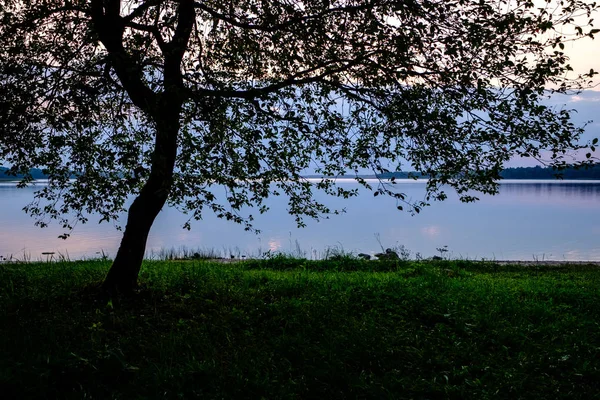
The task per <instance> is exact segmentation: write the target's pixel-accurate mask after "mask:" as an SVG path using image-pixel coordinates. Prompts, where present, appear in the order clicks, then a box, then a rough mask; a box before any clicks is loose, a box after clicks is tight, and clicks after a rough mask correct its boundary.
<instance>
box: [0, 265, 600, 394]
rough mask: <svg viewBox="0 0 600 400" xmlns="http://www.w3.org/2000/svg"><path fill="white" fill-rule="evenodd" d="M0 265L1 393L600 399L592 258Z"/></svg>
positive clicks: (596, 277) (597, 284)
mask: <svg viewBox="0 0 600 400" xmlns="http://www.w3.org/2000/svg"><path fill="white" fill-rule="evenodd" d="M109 265H110V264H109V262H106V261H87V262H69V263H58V262H57V263H26V264H0V338H1V339H0V393H2V396H3V398H18V399H24V398H48V399H54V398H73V399H82V398H97V399H104V398H119V399H136V398H186V399H187V398H203V399H204V398H206V399H230V398H248V399H261V398H265V399H347V398H360V399H502V398H506V399H519V398H523V399H560V398H562V399H593V398H600V326H599V325H600V271H599V270H598V269H597V267H593V266H587V267H586V266H556V267H516V266H497V265H493V264H482V263H469V262H464V261H445V262H436V263H424V262H423V263H419V262H387V263H385V262H363V261H358V260H351V259H349V258H340V259H336V260H330V261H305V260H297V259H292V258H286V257H276V258H274V259H271V260H262V261H247V262H244V263H239V264H218V263H209V262H205V261H184V262H177V261H148V262H145V264H144V267H143V269H142V272H141V275H140V282H141V289H140V291H139V292H138V293H137V294H136V295H135V296H134V298H131V299H120V300H119V299H113V300H112V301H106V300H100V299H99V297H98V296H97V289H96V285H97V284H98V283H99V282H101V280H102V278H103V276H104V274H105V273H106V270H107V268H108V267H109Z"/></svg>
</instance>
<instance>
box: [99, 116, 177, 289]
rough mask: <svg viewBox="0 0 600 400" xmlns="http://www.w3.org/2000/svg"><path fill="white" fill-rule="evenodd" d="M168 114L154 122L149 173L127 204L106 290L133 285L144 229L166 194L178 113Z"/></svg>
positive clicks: (141, 255)
mask: <svg viewBox="0 0 600 400" xmlns="http://www.w3.org/2000/svg"><path fill="white" fill-rule="evenodd" d="M171 115H172V118H160V119H159V120H160V122H159V123H158V124H157V129H156V141H155V149H154V154H153V156H152V166H151V169H150V176H149V177H148V180H147V181H146V184H145V185H144V187H143V188H142V190H141V191H140V194H139V195H138V196H137V197H136V199H135V200H134V201H133V203H132V204H131V207H129V213H128V215H127V224H126V226H125V232H124V233H123V239H122V240H121V245H120V247H119V250H118V252H117V256H116V257H115V260H114V261H113V264H112V266H111V267H110V270H109V271H108V275H107V276H106V278H105V280H104V283H103V285H102V288H103V289H104V290H105V291H107V292H109V293H119V294H124V295H128V294H130V293H132V292H133V290H134V289H135V287H136V286H137V279H138V274H139V272H140V268H141V266H142V261H143V259H144V253H145V251H146V241H147V239H148V233H149V232H150V228H151V227H152V224H153V223H154V219H155V218H156V216H157V215H158V213H159V212H160V210H161V209H162V207H163V206H164V205H165V203H166V201H167V198H168V197H169V192H170V190H171V187H172V185H173V169H174V166H175V159H176V156H177V134H178V131H179V113H178V112H176V113H173V114H171Z"/></svg>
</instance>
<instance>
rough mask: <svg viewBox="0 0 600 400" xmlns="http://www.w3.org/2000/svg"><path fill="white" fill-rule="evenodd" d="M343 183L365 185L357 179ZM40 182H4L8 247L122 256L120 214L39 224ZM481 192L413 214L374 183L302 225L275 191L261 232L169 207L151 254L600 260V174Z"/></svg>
mask: <svg viewBox="0 0 600 400" xmlns="http://www.w3.org/2000/svg"><path fill="white" fill-rule="evenodd" d="M339 184H340V185H344V186H345V187H348V188H349V187H352V186H353V185H357V184H356V183H355V182H354V181H352V180H340V183H339ZM398 187H400V188H401V189H402V191H403V192H404V193H406V194H407V195H408V197H409V198H412V199H415V200H418V199H422V198H423V194H424V188H425V182H424V181H400V183H399V184H398ZM38 188H39V185H38ZM35 190H36V187H28V188H25V189H17V188H16V187H15V185H14V184H13V183H0V256H1V257H5V258H6V257H10V256H12V257H14V258H17V259H23V258H25V259H31V260H38V259H40V260H45V259H46V258H47V257H48V256H47V255H42V253H44V252H55V253H56V254H55V256H54V257H56V256H57V255H59V254H62V255H65V256H68V257H69V258H70V259H71V260H73V259H80V258H93V257H98V256H99V255H100V254H101V253H102V252H104V254H108V256H110V257H114V255H115V254H116V251H117V248H118V245H119V242H120V239H121V232H119V231H118V230H116V229H115V226H114V224H112V223H103V224H98V223H97V222H95V221H94V220H93V218H92V219H90V222H88V223H87V224H85V225H81V224H79V225H77V226H76V227H75V229H74V231H73V232H72V234H71V237H70V238H68V239H67V240H62V239H59V238H57V236H58V235H59V234H61V233H62V230H61V229H60V227H59V226H58V225H57V224H51V225H50V227H47V228H43V229H41V228H38V227H36V226H34V220H33V219H32V218H30V217H29V216H27V215H26V214H25V213H24V212H23V211H21V209H22V208H23V206H25V205H26V204H27V203H28V202H29V201H30V200H31V199H32V196H33V192H34V191H35ZM480 197H481V200H480V201H479V202H476V203H469V204H464V203H461V202H460V201H458V199H457V197H456V195H454V196H453V195H451V193H449V198H448V200H446V201H444V202H441V203H440V202H434V203H432V205H431V206H430V207H426V208H424V209H423V211H422V212H421V213H420V214H417V215H415V216H411V215H410V214H409V213H407V212H401V211H397V210H396V208H395V205H396V203H395V200H393V199H390V198H385V197H381V196H379V197H373V195H372V194H370V193H368V192H365V193H363V194H362V195H361V196H359V197H357V198H352V199H349V200H344V199H338V198H334V197H331V198H328V203H327V204H328V205H330V206H331V208H345V209H346V211H347V212H346V213H345V214H342V215H337V216H336V215H333V216H331V217H330V218H329V219H324V220H320V221H314V220H311V219H307V220H306V223H307V227H305V228H301V229H298V228H296V225H295V222H294V219H293V217H291V216H289V215H288V214H287V212H286V202H285V199H283V198H274V199H273V200H271V203H270V206H271V210H270V211H269V212H268V213H267V214H264V215H260V216H257V218H256V223H255V227H256V228H258V229H260V230H261V233H260V234H258V235H257V234H254V233H250V232H245V231H244V229H243V227H242V226H240V225H236V224H234V223H231V222H228V221H223V220H220V219H218V218H216V217H215V216H214V215H213V214H211V213H209V212H207V213H206V215H205V217H204V219H203V220H202V221H200V222H196V223H193V224H192V229H191V231H187V230H184V229H182V226H183V224H184V223H185V221H186V220H187V218H186V216H185V215H183V214H181V213H180V212H178V211H177V210H175V209H172V208H165V209H164V210H163V211H162V212H161V213H160V214H159V216H158V218H157V220H156V222H155V223H154V226H153V228H152V231H151V232H150V236H149V239H148V246H147V250H148V257H156V254H157V253H158V252H160V251H161V249H180V248H187V249H214V250H216V251H218V252H220V253H221V254H222V255H223V256H225V257H229V256H230V255H234V256H237V257H241V256H249V257H256V256H258V255H259V254H262V253H264V252H266V251H269V250H270V251H273V252H275V251H282V252H286V253H294V254H298V252H300V253H301V255H304V256H306V257H308V258H317V257H323V255H324V254H326V252H327V249H328V248H329V249H331V248H334V249H343V250H344V251H346V252H354V253H355V254H356V253H359V252H364V253H369V254H374V253H376V252H380V251H381V246H380V243H379V242H381V245H382V246H383V247H386V248H387V247H398V246H400V245H403V246H405V248H406V249H408V250H410V251H411V252H412V256H413V257H414V256H415V254H416V253H417V252H418V253H420V255H421V256H422V257H430V256H433V255H439V254H440V253H439V252H438V251H437V250H436V249H438V248H443V247H444V246H447V249H448V252H446V253H444V256H450V257H451V258H463V259H482V258H485V259H495V260H528V261H533V260H569V261H600V216H599V212H600V181H531V180H527V181H522V180H519V181H503V183H502V185H501V189H500V193H499V194H498V195H496V196H487V195H482V196H480ZM255 214H257V213H255ZM98 219H99V218H98ZM98 219H96V221H97V220H98ZM123 221H124V220H123ZM123 223H124V222H123ZM377 238H379V241H378V240H377Z"/></svg>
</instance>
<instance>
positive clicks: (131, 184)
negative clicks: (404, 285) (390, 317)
mask: <svg viewBox="0 0 600 400" xmlns="http://www.w3.org/2000/svg"><path fill="white" fill-rule="evenodd" d="M559 3H560V5H561V7H555V6H556V4H554V3H552V2H550V3H544V4H545V7H543V8H538V7H537V6H536V5H535V4H534V3H533V2H532V1H530V0H498V1H493V2H491V1H484V0H455V1H447V0H408V1H392V0H338V1H335V0H279V1H275V0H274V1H265V0H233V1H227V2H225V1H216V0H206V1H205V0H197V1H194V0H146V1H135V0H130V1H119V0H68V1H58V0H5V1H3V3H2V4H1V5H0V20H1V21H2V22H1V25H0V82H1V84H2V90H0V110H1V111H0V127H1V129H2V131H1V132H2V138H1V141H0V161H2V162H3V163H5V164H7V165H9V166H10V168H11V171H12V172H13V173H26V172H27V171H29V169H30V168H32V167H41V168H44V169H45V170H46V171H47V173H48V174H49V176H50V180H49V184H48V186H47V187H44V188H43V189H41V190H39V191H38V192H37V193H36V197H35V199H34V201H33V202H32V203H31V204H30V205H29V206H27V207H26V211H27V212H29V213H30V214H31V215H32V216H34V217H36V218H37V223H38V224H40V225H42V226H43V225H45V224H46V223H48V221H49V220H51V219H58V220H59V221H60V223H62V224H63V226H64V227H65V228H66V229H67V230H68V229H69V228H70V227H71V226H72V224H73V223H74V222H75V221H82V222H85V221H87V219H88V218H89V213H92V212H96V213H99V215H100V216H101V221H111V220H114V219H116V218H117V216H118V214H119V213H120V212H122V211H124V205H125V204H126V199H127V198H128V196H133V197H134V200H133V203H132V204H131V206H130V207H129V210H128V217H127V222H126V225H125V230H124V234H123V239H122V242H121V245H120V248H119V251H118V253H117V255H116V258H115V260H114V263H113V265H112V267H111V269H110V272H109V274H108V276H107V278H106V280H105V283H104V286H105V288H106V289H107V290H111V291H114V290H116V291H121V292H130V291H131V290H132V289H133V288H134V287H135V285H136V282H137V276H138V273H139V269H140V265H141V262H142V258H143V255H144V251H145V245H146V239H147V237H148V232H149V230H150V228H151V226H152V223H153V221H154V219H155V217H156V216H157V214H158V213H159V212H160V210H161V208H162V207H163V206H164V205H165V204H166V203H169V204H172V205H175V206H177V207H179V209H181V210H182V211H184V212H187V213H189V214H190V220H192V219H196V220H199V219H201V217H202V215H203V212H206V211H207V210H209V211H213V212H215V213H216V214H217V215H218V216H219V217H223V218H227V219H230V220H233V221H235V222H238V223H241V224H244V226H245V228H246V229H252V225H251V224H252V216H251V215H247V214H244V213H243V212H244V211H243V210H246V209H247V208H246V207H249V206H252V207H255V208H256V209H257V211H258V212H261V213H262V212H265V211H266V210H267V206H266V205H265V199H266V198H267V197H269V196H270V195H285V196H287V197H288V198H289V212H290V213H292V214H294V215H296V216H297V222H298V223H299V224H300V225H301V224H303V219H302V217H303V216H308V217H315V218H317V217H319V216H320V215H323V214H327V213H331V212H335V210H330V209H329V208H328V207H327V206H326V204H322V203H320V202H318V201H316V200H314V198H313V196H312V194H313V192H314V191H316V190H322V191H325V192H326V193H329V194H331V195H335V196H345V197H347V196H352V195H356V194H357V191H352V190H351V191H348V190H345V189H343V188H340V187H336V186H335V181H334V180H331V179H323V180H321V181H320V182H318V183H315V184H311V183H310V182H308V181H307V180H306V179H304V178H303V177H302V176H303V174H304V173H306V171H310V172H311V173H316V174H322V175H325V176H339V175H347V174H355V175H358V174H360V173H363V172H364V171H365V170H370V171H372V172H374V173H385V172H386V171H388V170H393V171H401V170H402V169H403V166H406V167H407V168H409V169H410V170H412V169H415V170H417V171H420V172H422V173H424V174H426V175H428V176H429V177H430V180H429V181H428V199H429V198H438V199H443V198H444V197H445V194H444V192H443V191H442V189H441V187H442V185H448V186H449V187H453V188H455V189H456V190H457V191H458V193H459V194H460V195H461V198H462V199H463V200H465V201H469V200H473V199H474V197H473V196H471V195H470V194H469V190H479V191H483V192H488V193H494V192H495V191H496V190H497V179H498V178H499V171H500V170H501V169H502V165H503V163H504V162H505V161H507V160H508V159H509V158H511V157H513V156H515V155H528V156H532V157H541V156H544V155H545V154H546V155H548V158H549V159H550V163H551V164H552V165H563V164H564V163H565V159H564V157H563V156H564V154H566V153H567V152H568V151H570V150H577V149H580V148H582V146H581V145H580V144H578V138H579V135H580V133H581V129H580V128H577V127H575V126H573V124H572V123H571V122H570V119H569V117H570V113H569V111H568V110H562V109H552V108H548V107H546V106H544V105H542V103H541V101H542V99H543V98H544V97H545V96H547V95H548V90H549V89H551V90H556V91H560V92H566V91H568V90H570V89H578V88H582V87H584V86H585V85H586V84H587V82H586V79H588V78H591V77H592V76H593V75H594V72H593V71H590V73H589V74H588V75H587V76H579V77H577V78H575V79H573V80H568V79H566V78H565V73H566V72H568V71H569V70H570V67H569V65H568V60H567V58H566V56H565V55H564V54H563V52H562V49H563V48H564V43H565V42H567V41H569V40H572V39H573V38H582V37H585V36H593V35H594V33H596V30H594V29H592V27H591V13H592V12H593V11H594V10H595V8H596V5H595V4H590V3H589V2H588V1H578V0H573V1H568V0H565V1H559ZM576 16H579V18H583V19H579V20H577V21H583V23H578V24H579V25H575V23H576V19H575V17H576ZM588 20H590V23H588ZM569 28H572V29H573V36H572V37H570V36H565V35H563V34H562V33H561V32H566V31H567V29H569ZM73 174H74V175H75V179H74V180H71V178H72V176H73ZM357 179H358V181H359V182H360V183H361V184H362V185H363V186H365V187H366V188H368V189H372V190H373V191H374V194H375V195H377V194H388V195H392V196H395V197H396V198H397V199H398V201H399V204H401V205H404V206H408V207H407V208H408V209H410V210H413V211H415V210H416V211H418V210H419V208H420V207H421V206H422V204H420V203H416V204H404V203H403V202H404V196H403V195H402V193H399V192H398V191H396V190H395V189H394V187H393V186H388V185H385V184H383V183H382V184H380V185H378V186H375V187H371V185H370V184H369V182H366V181H364V180H362V179H360V178H357ZM27 181H28V179H27V178H25V179H24V180H23V182H22V184H27ZM218 187H221V188H224V189H225V192H226V195H224V196H216V195H215V188H218ZM399 208H401V206H399ZM188 227H189V225H188Z"/></svg>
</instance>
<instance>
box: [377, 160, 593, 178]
mask: <svg viewBox="0 0 600 400" xmlns="http://www.w3.org/2000/svg"><path fill="white" fill-rule="evenodd" d="M557 175H559V176H561V177H562V179H590V180H591V179H597V180H600V163H598V164H594V165H593V166H590V167H587V168H566V169H563V170H561V171H558V170H556V169H554V168H551V167H546V168H544V167H540V166H535V167H518V168H506V169H504V170H503V171H502V172H500V176H501V177H502V178H503V179H557ZM377 177H378V178H381V179H390V178H392V177H394V178H396V179H407V178H414V177H417V178H427V175H425V174H422V173H419V172H387V173H384V174H378V175H377Z"/></svg>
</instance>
